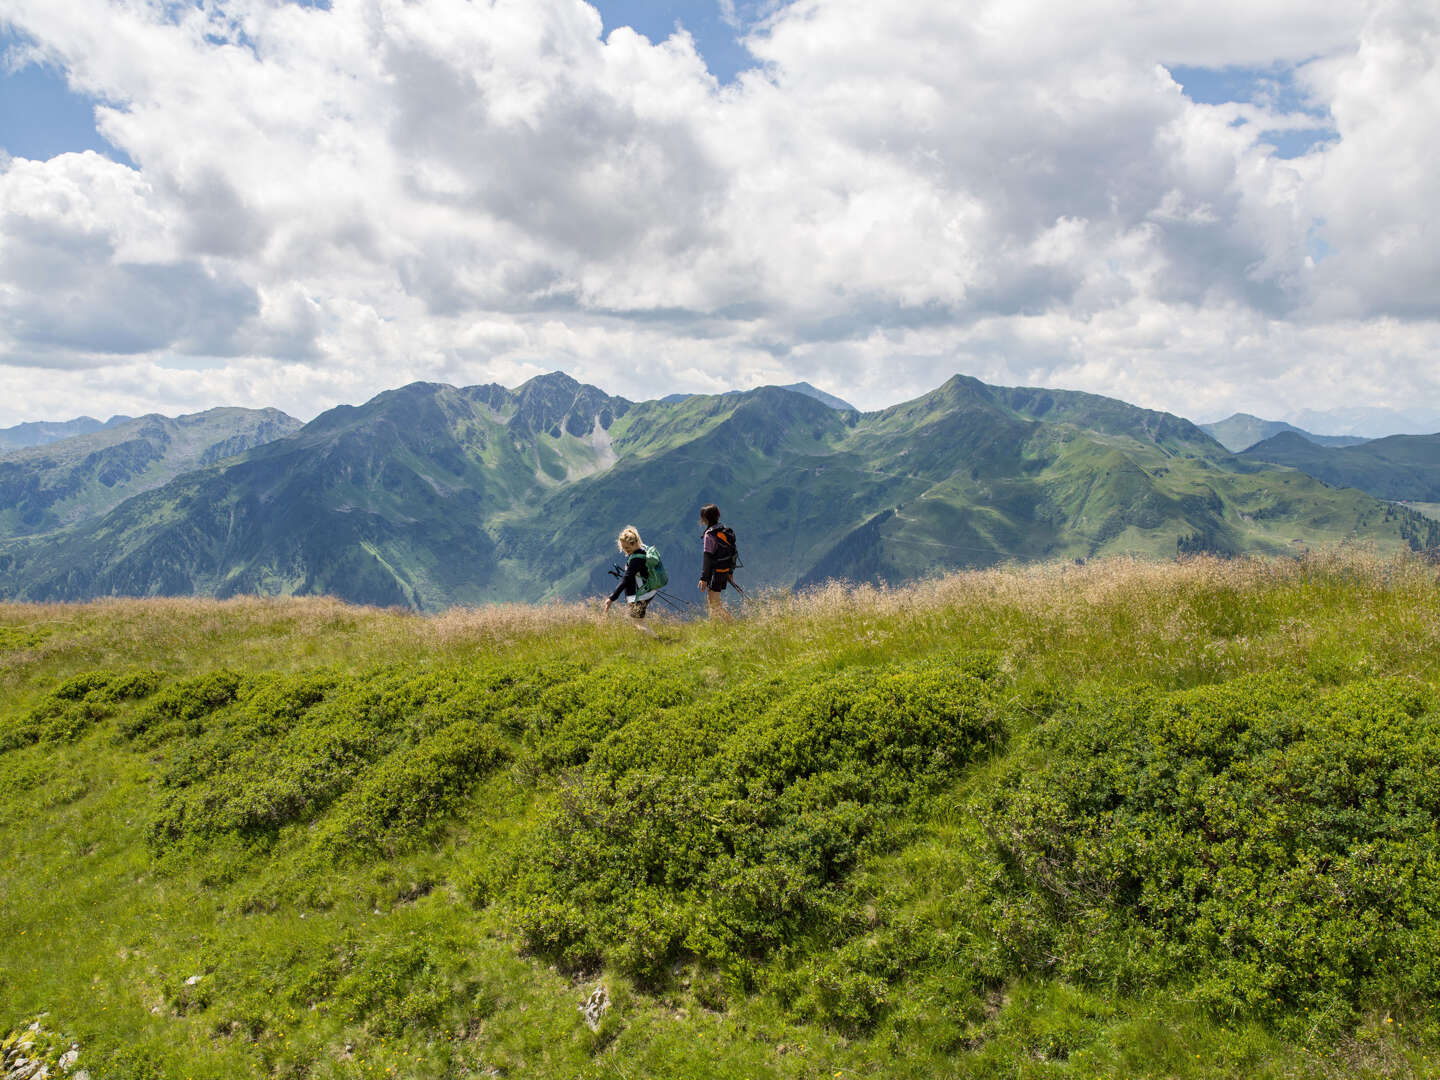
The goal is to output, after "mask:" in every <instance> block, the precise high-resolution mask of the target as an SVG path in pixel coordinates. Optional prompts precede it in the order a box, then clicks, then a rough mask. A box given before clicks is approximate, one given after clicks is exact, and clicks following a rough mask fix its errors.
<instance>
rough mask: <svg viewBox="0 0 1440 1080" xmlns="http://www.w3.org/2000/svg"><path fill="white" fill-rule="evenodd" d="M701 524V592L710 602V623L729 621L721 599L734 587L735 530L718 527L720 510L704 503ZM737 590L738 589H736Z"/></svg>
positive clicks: (701, 510) (719, 525)
mask: <svg viewBox="0 0 1440 1080" xmlns="http://www.w3.org/2000/svg"><path fill="white" fill-rule="evenodd" d="M700 524H701V526H702V527H703V528H704V529H705V538H704V540H703V542H702V543H701V561H700V588H701V589H702V590H703V591H704V592H705V594H706V596H707V597H708V598H709V601H710V603H709V609H708V610H709V614H710V617H711V618H712V619H714V618H721V619H728V618H730V617H731V616H730V610H729V609H728V608H727V607H726V606H725V598H724V597H723V596H722V595H721V594H722V593H723V592H724V591H725V587H726V586H727V585H734V584H735V580H734V577H735V530H734V529H727V528H726V527H725V526H724V525H721V524H720V507H718V506H716V505H715V504H714V503H707V504H706V505H705V506H702V507H701V508H700ZM735 587H736V588H737V589H738V588H739V586H738V585H736V586H735Z"/></svg>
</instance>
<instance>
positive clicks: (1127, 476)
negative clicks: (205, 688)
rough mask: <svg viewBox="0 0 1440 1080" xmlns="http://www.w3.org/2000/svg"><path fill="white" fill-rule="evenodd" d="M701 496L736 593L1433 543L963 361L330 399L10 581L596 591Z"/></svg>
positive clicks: (29, 552)
mask: <svg viewBox="0 0 1440 1080" xmlns="http://www.w3.org/2000/svg"><path fill="white" fill-rule="evenodd" d="M706 502H716V503H718V504H719V505H720V506H721V508H722V511H723V513H724V515H725V517H726V519H727V521H728V522H729V523H730V524H731V525H732V526H733V527H734V528H736V530H737V532H738V536H739V539H740V546H741V555H742V559H743V561H744V564H745V566H744V570H743V572H742V574H741V575H739V576H740V580H741V582H742V584H744V585H745V586H746V587H751V586H755V587H760V588H765V587H779V588H790V587H793V586H795V585H797V584H800V585H803V584H809V583H815V582H819V581H824V580H827V579H830V578H845V579H849V580H854V581H869V582H876V581H882V580H883V581H890V582H901V581H906V580H912V579H915V578H918V577H923V576H925V575H927V574H932V573H935V572H937V571H942V570H946V569H954V568H963V567H984V566H991V565H995V564H998V563H1001V562H1005V561H1007V560H1016V559H1018V560H1025V561H1033V560H1041V559H1050V558H1058V557H1064V558H1091V557H1094V556H1097V555H1104V554H1120V553H1129V554H1142V555H1147V556H1154V557H1161V558H1171V557H1174V556H1175V555H1176V554H1177V553H1180V552H1197V551H1210V552H1219V553H1239V552H1255V553H1262V554H1278V553H1296V552H1299V551H1302V550H1304V549H1305V548H1306V547H1309V546H1313V545H1319V544H1327V543H1332V542H1336V541H1341V540H1346V539H1358V538H1365V539H1369V540H1371V541H1373V542H1375V543H1376V544H1377V545H1379V547H1380V548H1381V549H1382V550H1396V549H1398V548H1400V547H1403V546H1427V545H1430V544H1432V543H1434V542H1440V528H1437V527H1436V526H1435V523H1433V522H1430V521H1429V520H1427V519H1424V518H1422V517H1420V516H1419V515H1418V514H1416V513H1414V512H1413V511H1410V510H1407V509H1401V508H1395V507H1391V506H1388V505H1386V504H1384V503H1381V502H1379V501H1377V500H1375V499H1373V498H1370V497H1367V496H1364V495H1361V494H1359V493H1358V492H1354V491H1338V490H1335V489H1332V488H1328V487H1326V486H1325V485H1323V484H1321V483H1318V482H1316V481H1315V480H1313V479H1311V478H1309V477H1307V476H1304V475H1302V474H1300V473H1297V472H1294V471H1293V470H1288V469H1272V468H1270V467H1268V466H1264V465H1260V464H1257V463H1254V462H1250V461H1245V460H1240V459H1236V458H1234V457H1233V456H1231V455H1229V454H1228V453H1226V452H1225V450H1224V448H1223V447H1221V446H1219V444H1217V443H1216V442H1214V440H1212V439H1211V438H1210V437H1209V436H1207V435H1206V434H1205V433H1204V432H1203V431H1201V430H1200V429H1199V428H1197V427H1195V425H1193V424H1191V423H1189V422H1188V421H1186V420H1182V419H1180V418H1178V417H1175V416H1171V415H1169V414H1166V413H1159V412H1153V411H1149V410H1144V409H1138V408H1136V407H1134V406H1131V405H1127V404H1125V403H1124V402H1120V401H1116V400H1114V399H1110V398H1103V397H1098V396H1095V395H1090V394H1079V393H1072V392H1065V391H1050V390H1034V389H1025V388H1003V387H991V386H987V385H985V384H984V383H981V382H979V381H977V380H975V379H969V378H964V377H960V376H957V377H955V378H954V379H951V380H950V381H949V382H947V383H946V384H945V385H944V386H942V387H940V388H938V389H936V390H935V391H933V392H931V393H930V394H927V395H925V396H924V397H921V398H918V399H916V400H915V401H911V402H906V403H904V404H902V405H897V406H895V407H893V408H890V409H886V410H882V411H879V412H874V413H864V414H860V413H855V412H842V411H839V410H836V409H833V408H830V407H829V406H827V405H825V404H824V403H822V402H820V401H817V400H815V399H814V398H812V397H810V396H808V395H805V394H800V393H796V392H793V391H789V390H785V389H783V388H779V387H765V388H761V389H759V390H753V391H750V392H748V393H744V394H734V395H730V394H726V395H718V396H712V397H699V396H697V397H690V398H687V399H685V400H683V401H680V402H663V401H650V402H642V403H638V404H637V403H633V402H629V401H625V400H624V399H620V398H614V397H610V396H608V395H606V394H604V393H603V392H602V391H600V390H599V389H597V388H595V387H591V386H583V385H582V384H580V383H578V382H576V381H575V380H573V379H570V378H568V377H567V376H565V375H563V374H560V373H555V374H551V375H546V376H541V377H539V378H536V379H532V380H531V381H530V382H528V383H526V384H525V385H524V386H522V387H520V388H518V389H516V390H507V389H505V388H503V387H499V386H481V387H469V388H464V389H457V388H455V387H450V386H442V385H438V384H423V383H421V384H415V385H412V386H408V387H404V388H402V389H400V390H396V391H390V392H388V393H385V394H381V395H379V396H378V397H376V398H375V399H373V400H372V401H370V402H367V403H366V404H365V405H363V406H360V407H358V408H352V407H348V406H347V407H342V408H339V409H334V410H331V411H330V412H328V413H325V414H324V415H322V416H320V417H318V418H317V419H316V420H314V421H313V422H311V423H310V424H308V425H306V426H305V427H304V428H303V429H302V430H300V431H298V432H296V433H295V434H293V435H291V436H289V437H287V438H282V439H278V440H275V441H273V442H271V443H268V444H267V445H265V446H262V447H259V448H258V449H256V450H253V451H251V452H250V453H248V454H246V455H244V456H243V457H241V458H238V459H236V460H234V461H232V462H229V463H226V464H223V465H217V466H215V467H212V468H209V469H204V470H199V471H196V472H192V473H189V474H186V475H183V476H180V477H178V478H177V479H175V480H174V481H172V482H171V483H170V484H168V485H166V486H164V487H162V488H158V489H156V490H153V491H150V492H147V493H145V494H142V495H139V496H136V497H135V498H132V499H130V500H128V501H126V502H125V503H123V504H121V505H120V506H118V507H116V508H115V510H113V511H112V512H111V513H110V514H108V515H106V516H105V517H103V518H100V519H96V520H94V521H91V522H89V523H85V524H82V525H79V526H77V527H75V528H72V529H70V530H68V531H66V532H65V533H62V534H56V535H53V536H49V537H46V538H45V541H44V542H43V543H40V542H29V543H27V542H23V541H16V542H11V543H9V544H3V545H0V572H3V576H0V595H5V596H10V597H13V598H20V599H32V600H83V599H87V598H90V597H95V596H107V595H155V594H159V595H191V594H199V595H212V596H221V597H224V596H233V595H240V594H245V593H266V594H274V593H279V594H290V593H297V594H317V593H324V594H332V595H336V596H338V597H340V598H342V599H346V600H350V601H354V602H363V603H371V604H381V605H393V604H398V605H403V606H409V607H414V608H417V609H420V610H427V611H428V610H439V609H443V608H445V607H447V606H450V605H453V604H457V603H462V604H473V603H484V602H495V601H533V600H536V599H543V598H562V599H566V598H574V597H578V596H585V595H597V594H599V593H601V592H608V591H609V590H610V587H611V586H612V585H613V582H612V581H611V579H610V578H609V577H608V576H607V573H606V572H607V569H608V568H609V566H610V564H611V562H612V560H613V552H614V537H615V535H616V533H618V532H619V530H620V528H621V527H623V526H624V525H626V524H630V523H633V524H635V525H637V526H639V528H640V530H641V533H642V536H643V537H644V538H645V539H646V541H647V542H649V543H652V544H656V545H658V546H659V547H660V549H661V551H662V553H663V554H664V556H665V558H666V561H667V563H668V565H669V566H670V567H671V573H672V576H673V577H674V578H675V580H676V582H677V583H683V582H684V581H685V578H686V577H688V576H689V575H690V574H697V575H698V563H699V558H698V531H699V530H698V526H697V524H696V517H697V514H698V510H699V507H700V506H701V505H703V504H704V503H706ZM1432 534H1434V536H1433V537H1432ZM677 588H678V586H677ZM692 589H693V587H692ZM681 591H682V595H685V594H686V593H688V591H690V590H681Z"/></svg>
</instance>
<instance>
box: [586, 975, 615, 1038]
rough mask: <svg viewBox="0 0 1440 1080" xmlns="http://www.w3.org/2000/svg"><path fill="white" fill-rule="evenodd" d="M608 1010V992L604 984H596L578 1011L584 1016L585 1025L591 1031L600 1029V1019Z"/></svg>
mask: <svg viewBox="0 0 1440 1080" xmlns="http://www.w3.org/2000/svg"><path fill="white" fill-rule="evenodd" d="M609 1011H610V993H609V991H607V990H606V989H605V987H604V986H597V987H596V988H595V989H594V991H593V992H592V993H591V994H590V996H589V998H587V999H586V1001H585V1004H584V1005H581V1006H580V1012H581V1014H582V1015H583V1016H584V1017H585V1026H586V1027H588V1028H589V1029H590V1030H591V1031H599V1030H600V1020H601V1018H602V1017H604V1015H605V1014H606V1013H607V1012H609Z"/></svg>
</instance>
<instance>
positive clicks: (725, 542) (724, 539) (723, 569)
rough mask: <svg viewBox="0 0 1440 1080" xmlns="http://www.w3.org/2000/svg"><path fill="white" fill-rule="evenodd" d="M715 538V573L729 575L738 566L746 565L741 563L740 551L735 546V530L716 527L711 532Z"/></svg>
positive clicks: (723, 526)
mask: <svg viewBox="0 0 1440 1080" xmlns="http://www.w3.org/2000/svg"><path fill="white" fill-rule="evenodd" d="M710 533H711V534H712V535H713V536H714V537H715V564H714V565H715V572H716V573H718V574H728V573H730V572H731V571H732V570H734V569H735V568H736V567H737V566H743V565H745V564H744V563H742V562H741V561H740V549H739V548H738V547H736V546H735V530H734V529H732V528H730V526H729V525H716V526H715V527H714V528H713V529H711V530H710Z"/></svg>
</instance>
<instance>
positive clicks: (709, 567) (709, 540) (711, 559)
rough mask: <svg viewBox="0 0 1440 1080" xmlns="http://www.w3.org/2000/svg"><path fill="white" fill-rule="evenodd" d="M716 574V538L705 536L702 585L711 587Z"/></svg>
mask: <svg viewBox="0 0 1440 1080" xmlns="http://www.w3.org/2000/svg"><path fill="white" fill-rule="evenodd" d="M714 574H715V537H714V536H712V535H711V534H710V533H706V534H705V549H704V554H703V555H702V556H701V559H700V584H701V585H709V584H710V579H711V577H713V576H714Z"/></svg>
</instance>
